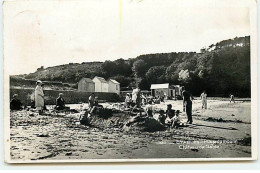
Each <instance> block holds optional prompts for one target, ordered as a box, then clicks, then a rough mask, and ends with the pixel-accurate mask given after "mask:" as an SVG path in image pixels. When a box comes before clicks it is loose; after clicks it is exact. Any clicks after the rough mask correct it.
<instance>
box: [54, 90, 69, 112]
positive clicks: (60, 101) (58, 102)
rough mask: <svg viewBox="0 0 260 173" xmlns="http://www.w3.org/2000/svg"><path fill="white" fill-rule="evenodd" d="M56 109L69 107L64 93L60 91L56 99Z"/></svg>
mask: <svg viewBox="0 0 260 173" xmlns="http://www.w3.org/2000/svg"><path fill="white" fill-rule="evenodd" d="M55 109H56V110H64V109H68V107H66V106H65V100H64V99H63V93H59V97H58V98H57V99H56V106H55Z"/></svg>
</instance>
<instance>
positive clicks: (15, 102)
mask: <svg viewBox="0 0 260 173" xmlns="http://www.w3.org/2000/svg"><path fill="white" fill-rule="evenodd" d="M17 97H18V94H14V95H13V98H12V100H11V101H10V109H11V110H21V109H23V108H22V103H21V102H20V100H19V99H17Z"/></svg>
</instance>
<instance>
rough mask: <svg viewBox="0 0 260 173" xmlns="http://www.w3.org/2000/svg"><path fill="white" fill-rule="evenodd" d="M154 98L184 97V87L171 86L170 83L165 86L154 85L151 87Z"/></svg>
mask: <svg viewBox="0 0 260 173" xmlns="http://www.w3.org/2000/svg"><path fill="white" fill-rule="evenodd" d="M151 94H152V96H166V97H170V98H172V97H175V98H176V97H177V96H181V95H182V86H180V85H170V84H169V83H164V84H152V85H151Z"/></svg>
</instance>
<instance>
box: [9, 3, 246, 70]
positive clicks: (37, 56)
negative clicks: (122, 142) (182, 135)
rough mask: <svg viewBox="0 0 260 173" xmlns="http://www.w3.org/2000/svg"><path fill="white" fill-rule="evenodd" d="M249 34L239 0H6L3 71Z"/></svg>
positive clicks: (191, 46) (196, 46) (189, 46)
mask: <svg viewBox="0 0 260 173" xmlns="http://www.w3.org/2000/svg"><path fill="white" fill-rule="evenodd" d="M244 2H245V1H244ZM247 35H250V10H249V8H248V5H247V4H245V3H241V1H240V0H236V3H234V0H225V2H224V1H223V0H196V1H194V0H192V1H191V0H85V1H83V0H71V1H69V0H54V1H48V0H47V1H46V0H45V1H21V0H20V1H7V2H5V3H4V68H5V70H6V71H7V72H8V73H9V74H25V73H32V72H34V71H35V70H36V69H37V68H39V67H40V66H44V67H50V66H55V65H61V64H67V63H82V62H91V61H105V60H116V59H118V58H124V59H128V58H135V57H137V56H138V55H142V54H149V53H167V52H187V51H188V52H189V51H196V52H198V51H199V50H200V49H201V48H203V47H206V46H209V45H211V44H212V43H216V42H219V41H222V40H225V39H230V38H234V37H240V36H247ZM7 66H8V68H7Z"/></svg>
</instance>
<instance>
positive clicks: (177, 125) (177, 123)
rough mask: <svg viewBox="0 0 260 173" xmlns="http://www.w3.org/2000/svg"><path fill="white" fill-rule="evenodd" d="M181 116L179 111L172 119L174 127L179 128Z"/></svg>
mask: <svg viewBox="0 0 260 173" xmlns="http://www.w3.org/2000/svg"><path fill="white" fill-rule="evenodd" d="M179 114H180V111H179V110H177V111H176V112H175V115H174V117H173V118H172V127H175V128H178V127H179V126H180V123H181V120H180V117H179Z"/></svg>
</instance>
